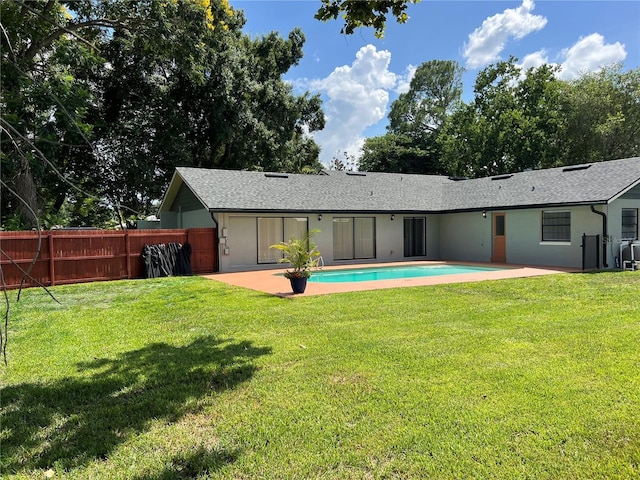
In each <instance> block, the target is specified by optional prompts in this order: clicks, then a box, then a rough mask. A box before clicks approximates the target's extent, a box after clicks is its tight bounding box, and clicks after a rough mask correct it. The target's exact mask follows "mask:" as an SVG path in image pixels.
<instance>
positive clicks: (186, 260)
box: [142, 242, 191, 278]
mask: <svg viewBox="0 0 640 480" xmlns="http://www.w3.org/2000/svg"><path fill="white" fill-rule="evenodd" d="M142 258H143V259H144V269H145V274H146V277H147V278H158V277H169V276H172V275H173V276H177V275H191V245H189V244H188V243H185V244H184V245H180V244H179V243H176V242H170V243H168V244H166V245H165V244H164V243H159V244H155V245H145V246H144V248H143V249H142Z"/></svg>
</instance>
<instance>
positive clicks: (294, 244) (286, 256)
mask: <svg viewBox="0 0 640 480" xmlns="http://www.w3.org/2000/svg"><path fill="white" fill-rule="evenodd" d="M319 232H320V230H311V231H309V232H307V234H306V235H305V236H304V237H302V238H296V237H291V238H290V239H289V241H287V242H280V243H277V244H275V245H271V246H270V247H269V248H274V249H276V250H280V251H281V252H282V254H283V256H282V258H281V259H279V260H278V262H279V263H287V264H289V266H290V270H287V271H286V272H285V274H284V276H285V277H286V278H309V277H310V276H311V269H312V268H315V267H316V266H317V265H318V257H320V251H319V250H318V247H317V245H316V244H315V243H314V242H313V240H312V237H313V235H315V234H316V233H319Z"/></svg>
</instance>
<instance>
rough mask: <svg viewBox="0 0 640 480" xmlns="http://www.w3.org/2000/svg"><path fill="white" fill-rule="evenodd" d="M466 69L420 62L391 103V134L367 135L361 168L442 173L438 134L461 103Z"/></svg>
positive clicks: (433, 61) (434, 61)
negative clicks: (409, 79) (406, 88)
mask: <svg viewBox="0 0 640 480" xmlns="http://www.w3.org/2000/svg"><path fill="white" fill-rule="evenodd" d="M462 73H463V69H462V67H460V66H459V65H458V64H457V63H456V62H455V61H451V60H449V61H444V60H432V61H430V62H425V63H423V64H422V65H420V66H419V67H418V68H417V69H416V72H415V75H414V77H413V78H412V80H411V83H410V86H409V91H408V92H406V93H402V94H400V96H399V97H398V99H397V100H395V101H394V102H393V103H392V104H391V111H390V112H389V126H388V127H387V130H388V133H386V134H385V135H383V136H380V137H374V138H368V139H367V140H366V141H365V144H364V147H363V154H362V156H361V158H360V164H359V166H360V169H361V170H369V171H380V172H402V173H423V174H443V173H446V169H445V168H444V167H443V166H442V165H441V160H440V156H441V155H440V144H439V142H438V137H439V134H440V132H441V127H442V125H443V124H444V122H445V121H446V119H447V117H448V116H449V115H450V114H451V112H452V111H454V110H455V109H456V108H457V107H458V106H459V105H460V102H461V100H460V97H461V95H462Z"/></svg>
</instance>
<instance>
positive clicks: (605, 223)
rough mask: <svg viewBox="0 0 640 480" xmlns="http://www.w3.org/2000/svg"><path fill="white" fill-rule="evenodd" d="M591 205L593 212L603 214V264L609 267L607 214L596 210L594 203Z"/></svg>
mask: <svg viewBox="0 0 640 480" xmlns="http://www.w3.org/2000/svg"><path fill="white" fill-rule="evenodd" d="M590 207H591V211H592V212H593V213H595V214H597V215H600V216H602V266H603V267H604V268H607V267H609V265H608V264H607V214H606V213H604V212H601V211H599V210H596V209H595V207H594V206H593V205H590Z"/></svg>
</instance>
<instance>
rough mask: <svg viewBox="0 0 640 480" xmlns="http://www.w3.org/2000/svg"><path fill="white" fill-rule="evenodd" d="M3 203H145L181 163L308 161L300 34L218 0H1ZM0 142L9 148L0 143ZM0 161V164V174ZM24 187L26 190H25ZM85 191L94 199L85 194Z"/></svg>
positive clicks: (44, 213) (32, 215) (308, 109)
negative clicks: (295, 73) (298, 85)
mask: <svg viewBox="0 0 640 480" xmlns="http://www.w3.org/2000/svg"><path fill="white" fill-rule="evenodd" d="M1 8H2V12H1V13H2V26H3V29H4V30H3V32H6V33H5V34H3V35H2V36H0V38H1V39H2V42H3V43H2V47H3V48H2V70H1V71H2V91H3V102H5V108H3V112H2V122H3V123H2V128H3V131H4V132H7V133H8V137H7V138H6V140H5V144H3V149H2V164H3V178H6V179H7V181H8V185H9V186H10V187H11V189H12V190H13V191H14V192H15V195H12V194H10V192H9V191H8V190H7V189H3V190H2V195H3V206H4V207H5V208H7V210H6V212H5V211H3V214H5V215H9V214H13V213H16V212H17V213H18V215H19V216H20V217H21V218H22V222H23V224H25V226H30V225H35V224H36V223H37V218H40V219H41V220H42V219H44V218H45V217H47V218H53V217H57V218H61V219H64V218H66V217H65V216H64V215H61V213H63V211H64V210H65V209H66V210H69V209H70V208H74V207H68V206H67V205H66V204H71V205H84V206H87V205H90V204H93V205H94V210H93V216H94V218H93V220H94V221H91V220H92V218H91V217H92V215H91V212H88V216H86V217H87V218H86V220H85V221H88V222H89V223H90V224H94V225H95V224H97V223H98V222H100V223H102V222H103V218H102V217H103V215H104V213H105V212H109V213H110V215H111V217H112V218H118V221H120V222H121V221H122V218H123V217H124V216H126V215H129V214H130V213H134V214H136V215H145V214H149V213H152V212H153V209H154V207H153V205H154V202H155V201H157V200H158V199H159V198H161V196H162V194H163V192H164V189H165V188H166V185H167V184H168V182H169V180H170V178H171V175H172V174H173V171H174V168H175V166H177V165H193V166H202V167H219V168H231V169H256V170H274V171H280V170H287V171H292V172H309V171H317V170H319V169H320V168H321V166H320V163H319V161H318V155H319V147H318V146H317V145H316V144H315V142H314V141H313V139H312V138H311V137H310V135H309V134H310V133H312V132H314V131H316V130H318V129H322V128H323V127H324V115H323V113H322V109H321V100H320V97H319V95H310V94H308V93H306V94H304V95H294V94H293V89H292V86H291V85H289V84H288V83H286V82H284V81H283V80H282V75H283V74H284V73H286V72H287V71H288V70H289V68H291V66H293V65H295V64H297V63H298V62H299V61H300V59H301V58H302V55H303V52H302V47H303V44H304V35H303V33H302V31H300V30H299V29H295V30H293V31H292V32H291V33H290V34H289V36H288V37H287V38H281V37H279V36H278V35H277V34H275V33H272V34H269V35H267V36H266V37H263V38H256V39H250V38H249V37H247V36H246V35H244V34H243V33H242V31H241V29H242V26H243V25H244V23H245V19H244V16H243V13H242V12H241V11H235V10H233V9H232V8H231V7H230V6H229V4H228V3H227V2H226V1H209V0H185V1H175V0H144V1H140V2H120V1H115V2H95V1H93V0H79V1H75V2H63V1H61V0H52V1H50V2H39V3H38V2H23V1H18V0H8V1H6V2H2V6H1ZM5 146H6V147H8V148H5ZM5 173H6V175H4V174H5ZM20 199H23V200H24V201H21V200H20ZM87 199H92V202H87Z"/></svg>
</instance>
